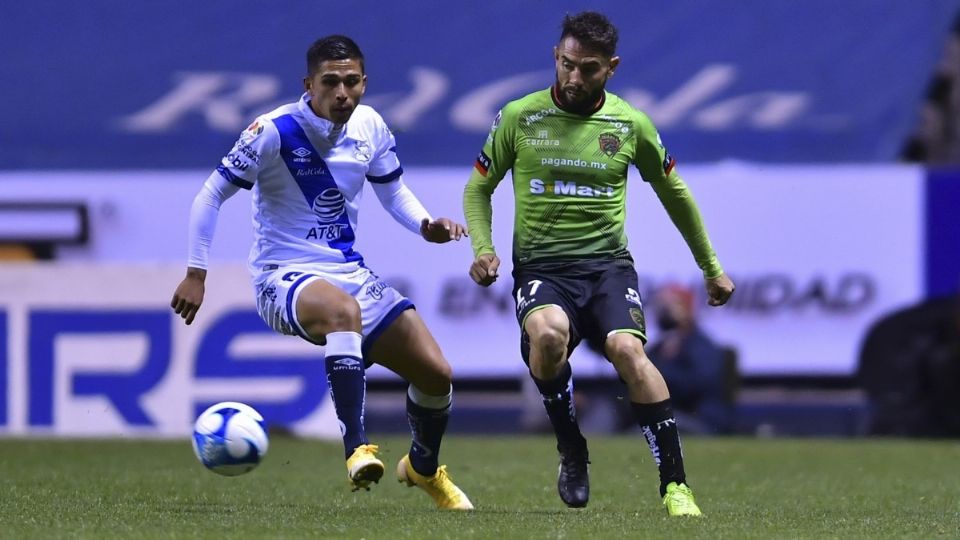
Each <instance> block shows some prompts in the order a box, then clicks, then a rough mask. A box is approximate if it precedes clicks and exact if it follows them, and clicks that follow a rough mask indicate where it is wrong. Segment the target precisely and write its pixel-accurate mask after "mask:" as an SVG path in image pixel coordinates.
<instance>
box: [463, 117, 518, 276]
mask: <svg viewBox="0 0 960 540" xmlns="http://www.w3.org/2000/svg"><path fill="white" fill-rule="evenodd" d="M515 132H516V113H515V111H514V110H513V107H512V106H511V105H510V104H508V105H507V106H506V107H504V108H503V110H501V111H500V112H499V113H498V114H497V117H496V119H495V120H494V121H493V127H491V128H490V135H489V136H488V137H487V142H486V144H484V145H483V150H481V151H480V155H478V156H477V161H476V162H475V163H474V166H473V170H472V171H471V173H470V178H469V179H468V180H467V185H466V186H465V187H464V189H463V215H464V216H465V217H466V220H467V228H468V229H469V230H470V244H471V246H472V247H473V255H474V261H473V264H471V266H470V277H471V278H472V279H473V280H474V281H475V282H477V283H478V284H480V285H483V286H484V287H486V286H489V285H490V284H492V283H493V282H494V281H496V280H497V277H498V270H499V268H500V259H499V258H498V257H497V252H496V249H495V248H494V246H493V204H492V202H491V198H492V197H493V192H494V190H496V189H497V185H498V184H499V183H500V181H501V180H503V177H504V175H506V173H507V171H508V170H510V169H511V168H512V167H513V163H514V161H515V160H516V156H517V154H516V147H515V146H514V141H515V137H514V136H515Z"/></svg>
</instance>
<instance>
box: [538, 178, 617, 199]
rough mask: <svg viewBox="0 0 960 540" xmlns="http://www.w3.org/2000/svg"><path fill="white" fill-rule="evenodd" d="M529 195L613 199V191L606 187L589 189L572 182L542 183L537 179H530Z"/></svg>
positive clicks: (589, 187)
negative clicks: (548, 194) (549, 194)
mask: <svg viewBox="0 0 960 540" xmlns="http://www.w3.org/2000/svg"><path fill="white" fill-rule="evenodd" d="M530 193H533V194H534V195H543V194H546V193H552V194H554V195H560V196H563V197H613V196H614V193H615V191H614V189H613V188H612V187H610V186H607V187H599V188H598V187H591V186H582V185H578V184H577V183H576V182H574V181H572V180H571V181H569V182H568V181H565V180H556V181H554V182H544V181H543V180H541V179H539V178H531V179H530Z"/></svg>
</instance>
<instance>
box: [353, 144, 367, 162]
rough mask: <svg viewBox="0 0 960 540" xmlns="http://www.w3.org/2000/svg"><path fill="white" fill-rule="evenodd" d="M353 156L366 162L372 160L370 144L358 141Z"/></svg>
mask: <svg viewBox="0 0 960 540" xmlns="http://www.w3.org/2000/svg"><path fill="white" fill-rule="evenodd" d="M353 157H355V158H357V161H363V162H364V163H366V162H367V161H370V145H368V144H367V142H366V141H357V142H356V144H355V146H354V152H353Z"/></svg>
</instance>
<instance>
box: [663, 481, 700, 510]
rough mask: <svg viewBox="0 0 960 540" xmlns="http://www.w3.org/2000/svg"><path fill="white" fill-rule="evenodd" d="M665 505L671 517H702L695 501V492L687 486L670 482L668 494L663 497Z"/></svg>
mask: <svg viewBox="0 0 960 540" xmlns="http://www.w3.org/2000/svg"><path fill="white" fill-rule="evenodd" d="M663 505H664V506H666V507H667V513H668V514H670V515H671V516H700V515H702V514H701V513H700V508H699V507H697V503H696V502H695V501H694V500H693V491H691V490H690V488H689V487H688V486H687V485H686V484H678V483H676V482H670V483H669V484H667V494H666V495H664V496H663Z"/></svg>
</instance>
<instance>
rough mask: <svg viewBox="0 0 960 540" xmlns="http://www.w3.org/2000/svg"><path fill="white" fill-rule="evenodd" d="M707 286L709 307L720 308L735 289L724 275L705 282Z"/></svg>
mask: <svg viewBox="0 0 960 540" xmlns="http://www.w3.org/2000/svg"><path fill="white" fill-rule="evenodd" d="M706 285H707V303H708V304H710V305H711V306H722V305H724V304H726V303H727V300H729V299H730V295H732V294H733V290H734V289H736V288H737V287H736V286H735V285H734V284H733V280H731V279H730V277H729V276H727V275H726V274H720V275H719V276H717V277H715V278H711V279H708V280H706Z"/></svg>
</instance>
